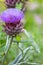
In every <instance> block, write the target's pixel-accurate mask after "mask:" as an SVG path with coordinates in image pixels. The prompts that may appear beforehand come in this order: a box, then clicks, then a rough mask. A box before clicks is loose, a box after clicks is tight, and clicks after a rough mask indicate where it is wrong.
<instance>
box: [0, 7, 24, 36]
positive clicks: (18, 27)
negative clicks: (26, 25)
mask: <svg viewBox="0 0 43 65" xmlns="http://www.w3.org/2000/svg"><path fill="white" fill-rule="evenodd" d="M23 17H24V14H23V12H22V11H20V10H18V9H13V8H10V9H7V10H6V11H4V12H3V13H2V15H1V19H2V20H3V21H4V22H5V25H4V31H5V32H6V33H7V34H8V35H12V36H16V35H17V34H19V33H20V32H22V29H23V23H22V22H21V19H22V18H23Z"/></svg>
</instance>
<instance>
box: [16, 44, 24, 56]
mask: <svg viewBox="0 0 43 65" xmlns="http://www.w3.org/2000/svg"><path fill="white" fill-rule="evenodd" d="M17 45H18V48H19V49H20V51H21V52H22V57H23V50H22V49H21V48H20V47H19V43H17Z"/></svg>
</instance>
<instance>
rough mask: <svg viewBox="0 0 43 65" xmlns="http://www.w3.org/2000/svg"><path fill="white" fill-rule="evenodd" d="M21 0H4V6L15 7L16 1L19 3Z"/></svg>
mask: <svg viewBox="0 0 43 65" xmlns="http://www.w3.org/2000/svg"><path fill="white" fill-rule="evenodd" d="M20 2H21V0H6V1H5V3H6V6H7V8H15V7H16V3H20Z"/></svg>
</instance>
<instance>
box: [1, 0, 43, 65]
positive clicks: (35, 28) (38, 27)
mask: <svg viewBox="0 0 43 65" xmlns="http://www.w3.org/2000/svg"><path fill="white" fill-rule="evenodd" d="M0 1H1V2H2V1H3V2H4V0H0ZM1 2H0V14H1V13H2V12H3V11H4V10H5V9H6V7H5V4H4V3H1ZM29 2H32V3H34V2H37V3H38V5H39V7H38V8H36V9H35V10H30V9H29V8H27V12H26V13H25V20H26V22H25V25H24V28H25V29H26V30H27V31H28V32H30V33H31V35H32V37H33V38H34V40H35V41H36V43H37V44H38V45H39V48H40V54H37V53H33V54H31V55H29V53H28V54H27V56H28V55H29V56H30V57H29V59H28V60H29V61H30V62H38V63H41V64H43V0H29ZM18 6H19V7H21V4H20V5H17V8H19V7H18ZM28 7H29V6H28ZM34 14H36V15H40V16H41V18H42V24H37V22H36V20H35V19H34ZM1 24H3V23H2V22H1ZM2 29H3V28H2V26H1V25H0V56H1V57H0V63H1V60H2V57H3V52H4V46H5V42H6V41H5V40H6V34H5V33H4V32H2ZM21 37H22V40H28V38H27V37H26V36H25V35H24V34H21V36H20V37H17V38H16V40H19V41H20V40H21ZM20 44H21V46H22V45H23V49H25V48H26V47H28V46H31V42H29V43H28V42H27V43H20ZM18 50H19V49H18V47H17V44H16V43H15V44H14V42H13V44H12V46H11V48H10V50H9V53H8V55H7V58H6V61H5V65H7V63H9V62H11V61H12V60H14V59H15V57H16V56H17V55H18ZM21 65H22V64H21ZM26 65H27V64H26Z"/></svg>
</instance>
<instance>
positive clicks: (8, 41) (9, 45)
mask: <svg viewBox="0 0 43 65" xmlns="http://www.w3.org/2000/svg"><path fill="white" fill-rule="evenodd" d="M12 40H13V37H12V36H10V37H9V36H8V37H7V41H6V46H5V52H4V54H5V55H4V58H3V61H2V65H4V62H5V59H6V56H7V53H8V51H9V49H10V47H11V44H12Z"/></svg>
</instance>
